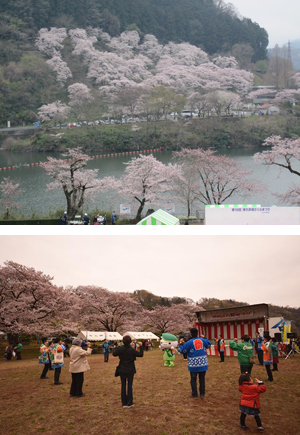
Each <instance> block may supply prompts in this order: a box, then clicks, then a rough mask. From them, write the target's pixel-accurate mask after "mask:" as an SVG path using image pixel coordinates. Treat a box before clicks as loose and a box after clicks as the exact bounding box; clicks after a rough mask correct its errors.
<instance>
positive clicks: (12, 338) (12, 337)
mask: <svg viewBox="0 0 300 435" xmlns="http://www.w3.org/2000/svg"><path fill="white" fill-rule="evenodd" d="M7 339H8V342H9V344H11V345H12V346H13V347H15V346H16V345H17V344H18V342H19V334H10V333H8V334H7Z"/></svg>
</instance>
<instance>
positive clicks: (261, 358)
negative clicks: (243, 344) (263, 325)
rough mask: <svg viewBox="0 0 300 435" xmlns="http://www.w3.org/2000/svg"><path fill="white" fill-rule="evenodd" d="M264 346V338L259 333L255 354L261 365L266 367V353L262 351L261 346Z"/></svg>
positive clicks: (256, 339)
mask: <svg viewBox="0 0 300 435" xmlns="http://www.w3.org/2000/svg"><path fill="white" fill-rule="evenodd" d="M262 344H263V338H262V336H261V335H260V333H259V332H258V331H257V332H256V333H255V352H256V353H257V357H258V361H259V365H261V366H263V365H264V353H263V351H262V348H261V345H262Z"/></svg>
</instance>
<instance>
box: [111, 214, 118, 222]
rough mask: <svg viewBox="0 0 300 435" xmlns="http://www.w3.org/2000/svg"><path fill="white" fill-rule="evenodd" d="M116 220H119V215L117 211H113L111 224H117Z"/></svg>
mask: <svg viewBox="0 0 300 435" xmlns="http://www.w3.org/2000/svg"><path fill="white" fill-rule="evenodd" d="M116 220H117V215H116V212H115V211H113V212H112V215H111V224H112V225H115V224H116Z"/></svg>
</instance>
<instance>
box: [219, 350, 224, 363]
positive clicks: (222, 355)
mask: <svg viewBox="0 0 300 435" xmlns="http://www.w3.org/2000/svg"><path fill="white" fill-rule="evenodd" d="M220 358H221V362H224V358H225V352H220Z"/></svg>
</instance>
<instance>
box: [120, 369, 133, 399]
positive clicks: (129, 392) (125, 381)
mask: <svg viewBox="0 0 300 435" xmlns="http://www.w3.org/2000/svg"><path fill="white" fill-rule="evenodd" d="M126 384H127V391H126ZM132 384H133V375H132V376H128V377H127V378H124V377H123V376H121V400H122V405H123V406H131V405H133V395H132Z"/></svg>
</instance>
